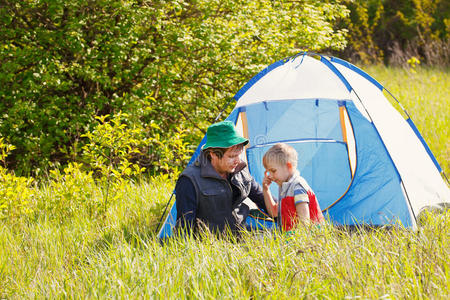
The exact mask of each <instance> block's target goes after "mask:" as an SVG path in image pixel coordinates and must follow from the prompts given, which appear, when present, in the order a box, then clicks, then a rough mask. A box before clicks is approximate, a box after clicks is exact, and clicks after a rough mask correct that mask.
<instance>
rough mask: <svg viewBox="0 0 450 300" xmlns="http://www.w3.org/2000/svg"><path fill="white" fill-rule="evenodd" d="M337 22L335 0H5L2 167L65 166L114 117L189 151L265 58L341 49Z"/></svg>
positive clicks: (0, 57) (0, 66)
mask: <svg viewBox="0 0 450 300" xmlns="http://www.w3.org/2000/svg"><path fill="white" fill-rule="evenodd" d="M346 15H347V10H346V9H345V7H343V6H342V5H339V1H337V0H336V1H325V0H302V1H270V0H264V1H250V0H244V1H237V0H220V1H219V0H214V1H210V0H196V1H191V2H184V1H180V0H172V1H147V0H144V1H138V0H131V1H125V0H110V1H104V0H90V1H84V0H83V1H82V0H74V1H60V0H58V1H48V0H37V1H31V0H26V1H18V0H5V1H3V4H2V5H1V6H0V40H1V41H2V43H1V45H0V100H1V101H0V111H1V112H2V113H1V114H0V133H1V134H2V135H3V136H7V137H8V139H9V140H10V142H11V143H12V144H14V145H15V146H16V147H17V149H16V150H15V151H14V152H13V153H12V154H11V155H10V156H9V157H8V165H9V166H10V167H11V168H13V169H15V170H16V172H18V174H19V173H21V174H39V173H41V174H42V173H44V174H45V172H43V171H45V170H47V169H48V168H49V165H50V166H52V164H55V163H60V164H61V165H65V164H67V162H68V161H70V160H73V157H75V156H76V155H77V154H79V153H80V151H81V150H80V149H81V148H82V146H83V145H84V140H83V139H82V135H83V134H86V133H88V132H90V131H92V130H93V128H94V127H95V126H96V121H95V117H96V116H105V115H110V116H114V115H115V114H116V113H118V112H119V111H123V112H125V113H127V114H129V115H130V116H131V117H130V122H131V123H133V124H136V126H141V127H145V126H147V125H148V124H152V123H153V124H155V125H157V126H158V127H157V128H159V129H156V127H155V130H153V131H152V132H153V133H154V134H155V136H156V134H159V137H160V139H159V140H158V141H160V142H166V141H169V142H170V141H171V137H172V136H174V135H176V134H178V133H177V127H180V128H193V131H192V132H189V134H188V135H187V136H186V138H187V139H188V142H192V143H194V144H197V143H198V141H199V138H200V137H201V136H202V135H203V134H204V131H205V129H206V128H207V125H209V124H210V123H211V121H212V120H213V119H214V117H215V116H216V114H217V113H218V111H219V110H220V109H221V108H222V107H223V105H224V103H226V102H227V101H228V99H230V97H231V96H232V95H233V94H234V93H235V92H236V91H237V90H238V89H239V88H240V87H241V86H242V85H243V84H244V83H245V82H246V81H248V80H249V78H251V76H253V75H254V74H255V73H256V72H258V71H260V70H261V69H262V68H263V67H265V66H266V65H267V64H269V63H270V62H272V61H274V60H278V59H281V58H284V57H287V56H290V55H293V54H295V53H297V52H298V51H299V50H303V49H309V50H315V51H320V50H322V49H343V47H344V46H345V30H344V29H339V28H335V25H334V24H338V21H339V20H340V19H342V18H345V17H346ZM131 123H130V124H131ZM147 138H149V139H150V138H151V136H147ZM168 147H170V145H168ZM175 147H178V146H177V145H175ZM158 158H159V156H158V155H155V156H154V159H155V160H152V161H150V162H147V166H153V165H155V164H154V162H157V160H156V159H158Z"/></svg>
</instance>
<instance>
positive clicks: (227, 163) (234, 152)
mask: <svg viewBox="0 0 450 300" xmlns="http://www.w3.org/2000/svg"><path fill="white" fill-rule="evenodd" d="M243 149H244V148H243V147H242V146H240V145H237V146H233V147H231V148H229V149H228V150H227V151H226V152H225V153H224V155H223V156H222V158H219V157H218V156H217V155H216V154H214V153H211V164H212V165H213V167H214V169H216V171H217V173H219V175H221V176H222V177H225V176H226V175H228V173H233V172H234V170H236V167H237V166H238V164H239V163H240V162H241V159H240V158H239V156H240V155H241V154H242V151H243Z"/></svg>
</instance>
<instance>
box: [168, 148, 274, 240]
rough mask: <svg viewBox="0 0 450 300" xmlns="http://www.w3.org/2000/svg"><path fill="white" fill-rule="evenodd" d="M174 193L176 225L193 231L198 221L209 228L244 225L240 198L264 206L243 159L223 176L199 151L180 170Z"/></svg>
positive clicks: (245, 209)
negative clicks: (231, 171)
mask: <svg viewBox="0 0 450 300" xmlns="http://www.w3.org/2000/svg"><path fill="white" fill-rule="evenodd" d="M175 193H176V208H177V224H176V227H177V229H178V228H182V229H187V230H193V231H194V232H195V231H197V229H198V226H202V225H201V224H204V225H205V226H206V227H207V228H209V230H211V231H212V232H222V231H224V230H225V229H226V228H227V227H228V228H229V229H231V230H232V231H234V230H236V229H239V228H245V219H246V218H247V216H248V213H249V207H248V206H247V205H246V204H245V203H243V201H244V200H245V199H246V198H247V197H248V198H250V199H251V200H252V201H253V202H254V203H255V204H256V205H257V206H258V207H259V208H260V209H263V210H266V206H265V204H264V196H263V192H262V188H261V186H260V185H259V184H258V183H257V182H256V181H255V179H254V178H253V177H252V176H251V175H250V173H249V172H248V168H247V165H246V164H245V163H244V162H242V163H240V164H239V165H238V166H237V167H236V170H235V172H234V173H232V174H229V176H228V179H224V178H223V177H221V176H220V175H219V174H218V173H217V172H216V170H215V169H214V167H213V166H212V165H211V162H210V160H209V159H208V158H207V157H206V155H205V154H204V153H203V152H202V153H201V154H200V156H199V158H197V160H196V161H195V162H194V163H193V164H192V165H190V166H188V167H187V168H186V169H185V170H184V171H183V173H181V175H180V177H179V179H178V181H177V184H176V186H175Z"/></svg>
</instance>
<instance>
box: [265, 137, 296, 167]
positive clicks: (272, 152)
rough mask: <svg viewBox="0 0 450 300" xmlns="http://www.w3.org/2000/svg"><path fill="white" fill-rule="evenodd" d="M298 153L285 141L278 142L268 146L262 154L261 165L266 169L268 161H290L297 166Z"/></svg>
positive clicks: (293, 165)
mask: <svg viewBox="0 0 450 300" xmlns="http://www.w3.org/2000/svg"><path fill="white" fill-rule="evenodd" d="M297 161H298V155H297V151H295V149H294V148H292V147H291V146H289V145H288V144H285V143H278V144H275V145H273V146H272V147H270V149H269V150H267V152H266V153H265V154H264V156H263V165H264V167H265V168H266V169H267V165H268V164H269V163H275V164H278V165H285V164H287V163H291V164H292V167H293V168H294V169H295V168H297Z"/></svg>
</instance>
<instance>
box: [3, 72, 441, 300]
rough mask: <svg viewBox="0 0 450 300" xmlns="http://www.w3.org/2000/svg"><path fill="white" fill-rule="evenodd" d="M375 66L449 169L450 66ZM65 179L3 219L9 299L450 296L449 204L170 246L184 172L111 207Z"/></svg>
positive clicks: (133, 189)
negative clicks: (162, 234) (390, 226)
mask: <svg viewBox="0 0 450 300" xmlns="http://www.w3.org/2000/svg"><path fill="white" fill-rule="evenodd" d="M366 70H367V71H368V73H369V74H372V75H373V76H374V77H375V78H376V79H377V80H378V81H380V82H381V83H382V84H383V85H385V86H386V88H388V89H389V90H390V91H391V92H392V93H393V94H394V95H395V96H396V97H397V98H398V99H399V100H400V102H401V103H402V104H403V105H404V106H405V108H406V109H407V110H408V112H409V113H410V115H411V116H412V118H413V120H414V121H415V123H416V125H417V127H418V128H419V130H421V132H422V134H423V136H424V138H425V139H426V141H427V142H428V144H429V145H430V147H431V149H432V151H433V152H434V153H435V155H436V157H437V159H438V161H439V162H440V163H441V166H442V167H443V169H444V170H445V171H446V172H447V174H448V173H449V170H450V169H449V167H450V166H449V155H450V153H449V149H450V145H449V132H448V127H449V112H450V111H449V107H450V98H449V96H448V95H449V94H450V76H449V73H448V71H438V70H427V69H419V70H417V73H411V72H407V71H405V70H402V69H387V68H385V67H379V66H378V67H377V66H373V67H368V68H366ZM69 183H70V184H69ZM58 184H59V185H51V184H48V185H44V186H41V187H39V188H36V190H35V191H34V192H35V198H36V199H38V200H36V201H37V202H38V203H37V204H36V211H35V213H33V214H31V215H29V216H28V217H16V218H13V219H4V220H0V299H2V298H8V299H9V298H11V299H15V298H16V299H19V298H20V299H22V298H52V299H53V298H171V299H178V298H180V299H192V298H195V299H215V298H219V299H223V298H227V299H234V298H237V299H248V298H269V299H279V298H281V299H298V298H329V299H398V298H407V299H410V298H412V299H417V298H420V299H421V298H425V299H427V298H431V299H448V298H449V296H450V293H449V290H450V262H449V259H448V257H449V256H450V244H449V237H450V212H448V211H447V212H445V213H442V214H434V215H428V216H426V218H425V219H424V220H423V226H421V227H420V228H419V230H418V231H415V232H413V231H410V230H405V229H401V228H399V229H396V230H386V229H381V230H376V231H368V232H353V233H349V232H345V231H341V230H338V229H336V228H333V227H331V226H322V227H321V228H311V229H301V230H298V231H297V232H296V233H295V234H293V235H291V236H285V235H279V234H276V233H270V232H265V233H261V234H258V235H248V236H243V237H242V239H241V240H240V241H236V240H233V239H222V240H217V239H215V238H213V237H208V236H206V237H205V238H204V239H202V240H193V239H190V238H186V239H173V240H170V241H168V242H167V243H166V244H162V243H160V242H159V241H158V240H157V239H156V237H155V227H156V224H157V221H158V218H159V216H160V214H161V212H162V208H163V205H164V204H165V203H166V202H167V200H168V198H169V197H170V192H171V190H172V189H173V185H174V183H173V181H171V180H168V179H164V178H161V177H159V178H154V179H153V180H151V182H142V183H139V184H135V183H124V184H122V185H121V186H120V188H119V189H120V190H119V191H115V193H116V194H117V195H120V197H117V199H116V200H115V201H114V202H112V203H111V204H110V206H109V207H108V210H107V211H106V213H105V214H103V215H101V216H92V214H88V213H86V212H85V211H83V210H81V209H78V210H77V208H76V206H74V203H75V202H76V201H88V200H89V199H88V198H86V197H101V193H102V192H101V191H100V190H99V188H98V187H96V186H95V185H89V184H84V185H83V186H82V187H80V188H78V187H77V188H74V186H75V187H76V184H75V185H74V184H73V182H71V181H69V179H67V178H66V179H65V180H61V182H59V183H58ZM111 194H114V191H112V192H111ZM86 195H88V196H86ZM99 195H100V196H99ZM55 199H63V200H61V201H60V202H58V203H59V204H58V205H60V206H61V205H62V206H61V209H64V206H63V205H64V204H66V205H68V206H71V205H73V207H74V208H73V210H67V211H66V212H65V213H59V211H54V210H53V211H52V210H51V207H50V208H49V207H48V203H57V202H55ZM64 199H65V200H64ZM79 199H81V200H79ZM46 203H47V204H46ZM46 205H47V206H46Z"/></svg>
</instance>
